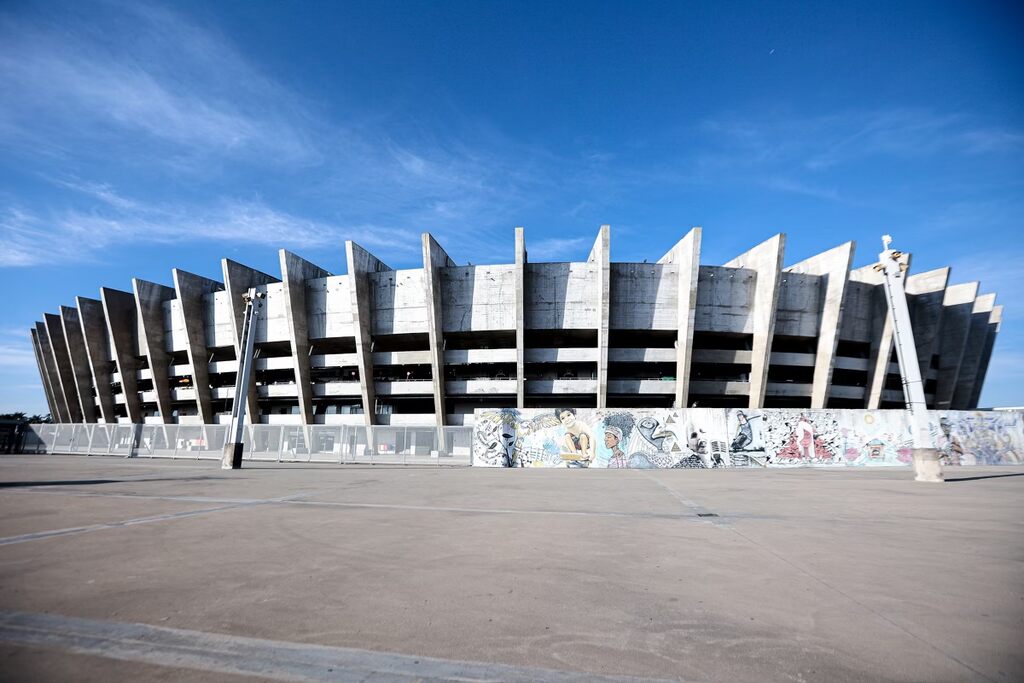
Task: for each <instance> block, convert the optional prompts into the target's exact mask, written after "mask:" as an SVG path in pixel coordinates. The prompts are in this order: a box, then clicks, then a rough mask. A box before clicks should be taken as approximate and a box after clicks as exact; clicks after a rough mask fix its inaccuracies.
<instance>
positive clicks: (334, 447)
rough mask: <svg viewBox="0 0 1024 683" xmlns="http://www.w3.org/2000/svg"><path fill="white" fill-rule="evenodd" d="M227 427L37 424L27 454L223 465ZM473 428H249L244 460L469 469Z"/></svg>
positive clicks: (27, 443)
mask: <svg viewBox="0 0 1024 683" xmlns="http://www.w3.org/2000/svg"><path fill="white" fill-rule="evenodd" d="M227 431H228V426H227V425H153V424H147V425H141V424H33V425H29V426H28V431H27V433H26V434H25V442H24V446H23V447H22V452H23V453H59V454H71V455H118V456H122V457H136V458H186V459H187V458H192V459H195V460H219V459H220V458H221V455H222V454H223V450H224V440H225V438H226V437H227ZM472 440H473V428H472V427H401V426H395V427H391V426H375V427H355V426H347V425H345V426H342V425H337V426H333V425H309V426H300V425H295V426H292V425H288V426H284V425H247V426H246V428H245V439H244V446H243V450H242V460H243V461H245V460H249V461H273V462H327V463H381V464H397V465H414V464H424V465H427V464H435V465H469V463H470V449H471V446H472Z"/></svg>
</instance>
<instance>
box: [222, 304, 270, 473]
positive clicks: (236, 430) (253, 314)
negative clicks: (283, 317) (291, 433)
mask: <svg viewBox="0 0 1024 683" xmlns="http://www.w3.org/2000/svg"><path fill="white" fill-rule="evenodd" d="M265 296H266V295H265V294H264V293H263V292H257V291H256V289H255V288H253V289H250V290H249V291H248V292H246V293H245V294H243V295H242V298H243V299H244V300H245V313H244V315H243V317H242V344H241V353H240V354H239V357H238V369H237V370H236V371H235V396H234V399H232V402H231V423H230V425H229V426H228V433H227V436H226V438H225V439H224V456H223V457H222V458H221V462H220V468H221V469H222V470H237V469H241V468H242V446H243V443H244V436H245V406H246V404H247V403H248V402H249V379H250V377H251V376H252V363H253V348H254V347H255V346H256V321H257V319H258V318H259V310H260V309H261V308H263V298H264V297H265Z"/></svg>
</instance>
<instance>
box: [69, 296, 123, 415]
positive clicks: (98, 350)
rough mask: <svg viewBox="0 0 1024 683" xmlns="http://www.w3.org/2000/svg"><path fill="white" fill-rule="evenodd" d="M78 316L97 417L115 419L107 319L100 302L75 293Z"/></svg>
mask: <svg viewBox="0 0 1024 683" xmlns="http://www.w3.org/2000/svg"><path fill="white" fill-rule="evenodd" d="M75 303H76V304H77V305H78V317H79V320H80V322H81V327H82V343H83V345H84V346H85V354H86V356H87V357H88V359H89V372H90V374H91V375H92V385H93V386H94V387H95V388H96V397H97V398H98V399H99V403H100V411H99V412H100V417H101V418H102V419H103V421H104V422H111V423H113V422H117V413H116V412H115V409H114V392H113V390H112V389H111V388H110V384H111V382H112V381H113V378H112V377H111V376H110V374H111V373H110V368H111V365H110V348H109V347H110V344H109V338H110V337H109V333H108V332H107V321H106V318H105V316H104V314H103V302H102V301H100V300H98V299H89V298H87V297H84V296H80V297H76V298H75Z"/></svg>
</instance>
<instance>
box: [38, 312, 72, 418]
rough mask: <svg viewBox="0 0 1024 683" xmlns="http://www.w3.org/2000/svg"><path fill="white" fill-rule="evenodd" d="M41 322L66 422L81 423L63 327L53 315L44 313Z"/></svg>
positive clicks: (58, 317)
mask: <svg viewBox="0 0 1024 683" xmlns="http://www.w3.org/2000/svg"><path fill="white" fill-rule="evenodd" d="M43 320H44V321H45V322H46V334H47V336H48V337H49V340H50V352H51V353H52V354H53V365H54V368H56V370H57V381H58V382H60V388H61V390H62V391H63V392H64V408H65V409H66V410H67V416H68V422H81V421H82V407H81V403H80V402H79V400H78V387H77V386H76V385H75V373H74V370H72V368H71V356H70V355H69V354H68V345H67V343H66V342H65V341H64V326H63V324H62V323H61V319H60V316H59V315H54V314H53V313H45V314H44V315H43Z"/></svg>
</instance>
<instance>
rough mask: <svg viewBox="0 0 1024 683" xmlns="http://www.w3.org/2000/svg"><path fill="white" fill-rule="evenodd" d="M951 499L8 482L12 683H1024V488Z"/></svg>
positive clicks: (763, 480)
mask: <svg viewBox="0 0 1024 683" xmlns="http://www.w3.org/2000/svg"><path fill="white" fill-rule="evenodd" d="M949 476H950V477H951V478H952V479H954V481H950V482H948V483H946V484H944V485H926V484H915V483H914V482H912V481H911V480H910V479H911V476H910V473H909V471H907V470H875V471H856V470H838V471H836V470H832V471H823V470H773V471H763V470H757V471H754V470H751V471H683V470H669V471H613V470H593V471H588V470H563V471H555V470H547V471H539V470H507V471H502V470H486V469H445V468H441V469H434V468H401V467H395V468H388V467H380V466H377V467H372V466H346V467H337V466H308V465H305V466H299V465H260V466H253V467H248V468H246V469H244V470H242V471H240V472H228V473H224V472H222V471H220V470H219V469H217V464H216V463H212V462H211V463H206V462H203V463H197V462H171V461H146V460H120V459H111V458H85V457H58V456H6V457H3V458H0V672H2V674H0V677H2V678H3V679H5V680H40V679H51V680H56V679H60V680H67V679H76V680H96V681H109V680H117V679H122V680H123V679H131V680H193V679H194V680H204V681H206V680H215V681H241V680H246V679H247V678H248V679H251V678H252V677H256V678H264V679H277V680H289V679H308V680H389V681H391V680H396V681H399V680H446V679H453V678H458V679H460V680H485V679H486V680H551V681H555V680H557V681H562V680H565V681H568V680H595V679H596V678H597V677H598V676H605V677H609V678H610V679H612V680H615V679H617V677H622V676H634V677H641V678H656V679H683V680H709V681H816V680H817V681H843V680H893V681H897V680H898V681H910V680H920V681H959V680H995V681H1012V680H1024V651H1022V643H1024V522H1022V512H1024V502H1022V501H1024V498H1022V494H1024V469H1020V468H1016V469H1011V468H984V469H983V468H964V469H960V470H955V471H952V472H950V474H949ZM711 514H714V515H717V517H715V516H700V515H711Z"/></svg>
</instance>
